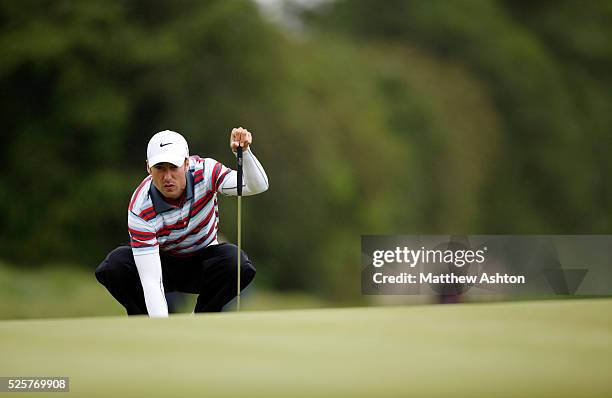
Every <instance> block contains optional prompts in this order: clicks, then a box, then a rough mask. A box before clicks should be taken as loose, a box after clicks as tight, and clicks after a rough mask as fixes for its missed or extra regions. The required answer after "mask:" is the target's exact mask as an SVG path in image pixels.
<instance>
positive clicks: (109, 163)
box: [0, 0, 612, 302]
mask: <svg viewBox="0 0 612 398" xmlns="http://www.w3.org/2000/svg"><path fill="white" fill-rule="evenodd" d="M299 4H302V3H292V2H289V3H286V7H285V8H284V11H285V13H286V14H285V15H286V16H290V17H291V18H288V19H287V20H288V21H293V23H292V24H289V25H287V24H285V25H283V24H278V23H275V22H273V21H271V20H269V19H268V18H266V17H265V16H264V14H263V13H262V12H261V8H260V7H259V6H258V5H257V4H256V3H253V2H251V1H246V0H207V1H176V2H175V1H136V0H132V1H112V2H107V1H97V0H91V1H61V0H56V1H44V0H24V1H10V0H3V1H0V88H1V90H0V93H1V94H0V109H2V114H1V118H2V119H1V122H2V129H1V130H0V136H1V139H2V145H1V146H0V158H1V159H2V164H3V167H4V173H0V186H2V189H1V190H0V201H1V203H3V205H4V208H3V217H1V218H0V242H2V244H1V245H0V259H1V260H2V261H3V262H5V263H10V264H13V265H14V266H17V267H20V268H22V269H34V270H37V274H36V275H38V276H39V277H40V278H45V275H47V274H46V272H49V271H48V270H44V269H45V268H47V269H48V268H49V267H54V266H53V264H60V263H61V264H65V263H68V264H74V265H75V267H77V269H80V270H82V271H83V272H84V273H89V274H90V275H91V278H92V281H93V270H94V269H95V267H96V266H97V264H98V263H99V262H100V261H101V260H102V258H103V257H104V256H105V255H106V253H107V252H108V251H110V250H111V249H112V248H114V247H115V246H117V245H119V244H121V243H125V242H126V240H127V232H126V215H125V214H126V206H127V202H128V200H129V198H130V195H131V193H132V191H133V189H134V188H135V186H136V185H137V184H138V182H139V181H140V180H141V179H142V178H143V177H144V176H145V170H144V160H145V148H146V143H147V141H148V139H149V137H150V136H151V135H152V134H154V133H155V132H157V131H159V130H163V129H173V130H176V131H179V132H181V133H182V134H184V135H185V136H186V137H187V139H188V140H189V142H190V147H191V150H192V153H196V154H199V155H201V156H208V157H213V158H216V159H217V160H219V161H222V162H224V163H226V164H228V165H231V164H232V160H233V159H232V156H231V153H230V151H229V149H228V143H227V141H228V135H229V132H230V130H231V128H232V127H234V126H239V125H240V126H244V127H247V128H248V129H249V130H250V131H252V132H253V133H254V145H253V147H254V152H255V153H256V154H257V156H258V157H259V159H260V160H261V162H262V164H263V165H264V166H265V168H266V171H267V173H268V176H269V178H270V182H271V187H270V190H269V191H268V192H266V193H265V194H263V195H260V196H257V197H253V198H248V200H246V201H245V206H244V216H243V222H244V227H243V231H244V232H243V233H244V235H243V241H244V242H245V247H246V250H247V251H248V252H249V254H250V256H251V257H252V258H253V259H254V261H255V263H256V264H257V266H258V268H259V270H260V272H259V274H258V278H257V283H258V286H262V287H264V288H266V289H269V290H280V291H290V290H293V291H295V290H297V291H301V292H307V293H309V294H312V295H316V296H318V297H320V298H322V299H325V300H330V301H333V302H351V301H355V300H359V281H358V279H359V272H358V270H359V261H360V256H359V243H360V235H362V234H393V233H404V234H410V233H440V234H449V233H466V234H469V233H512V234H519V233H550V234H553V233H563V234H577V233H610V232H611V231H612V216H611V212H610V209H611V205H612V188H611V186H610V175H611V174H612V160H610V157H609V152H610V148H612V134H610V133H611V131H612V112H610V109H612V107H611V105H612V77H611V76H610V73H609V71H610V70H612V47H610V45H609V43H610V39H611V38H612V3H610V2H604V1H577V0H562V1H555V2H551V1H546V0H539V1H502V0H465V1H441V0H428V1H424V0H419V1H402V0H388V1H385V2H384V3H380V2H375V1H371V0H339V1H326V2H322V3H316V4H315V5H313V4H309V5H307V6H303V5H302V6H300V5H299ZM220 206H221V213H222V214H221V217H222V218H221V220H222V222H221V230H222V233H223V234H224V235H225V236H226V237H227V238H228V239H230V240H232V239H233V238H232V237H233V236H235V202H234V200H233V199H225V200H223V199H222V200H221V202H220ZM2 269H3V271H2V273H3V275H4V276H6V275H11V274H10V273H11V272H13V271H11V270H10V269H11V268H10V267H9V268H6V267H4V268H2ZM10 285H11V283H10V281H9V282H7V284H6V285H5V286H10ZM68 285H70V284H68ZM28 286H29V288H28V290H27V292H28V293H24V294H38V293H32V292H35V291H36V282H35V281H34V280H32V283H31V284H29V285H28ZM48 297H56V296H55V293H53V292H50V293H49V295H48ZM56 298H57V297H56ZM56 298H52V299H53V300H55V299H56Z"/></svg>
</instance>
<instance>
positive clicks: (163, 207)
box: [149, 171, 193, 214]
mask: <svg viewBox="0 0 612 398" xmlns="http://www.w3.org/2000/svg"><path fill="white" fill-rule="evenodd" d="M185 179H186V180H187V184H186V185H185V202H187V201H190V200H191V199H193V174H191V173H190V172H188V171H187V172H185ZM149 194H150V195H151V201H152V202H153V206H154V207H155V213H157V214H159V213H163V212H165V211H168V210H172V209H175V207H173V206H172V205H170V204H168V202H166V201H165V200H164V196H163V195H162V194H161V192H159V190H158V189H157V188H155V185H153V183H151V188H150V189H149Z"/></svg>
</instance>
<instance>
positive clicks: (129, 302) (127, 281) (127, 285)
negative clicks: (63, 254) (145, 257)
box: [96, 243, 255, 315]
mask: <svg viewBox="0 0 612 398" xmlns="http://www.w3.org/2000/svg"><path fill="white" fill-rule="evenodd" d="M241 253H242V256H241V259H240V269H241V274H240V290H242V289H244V288H245V287H247V286H248V285H249V283H251V281H252V280H253V278H254V277H255V267H254V266H253V264H252V263H251V261H250V260H249V258H248V257H247V255H246V253H244V251H242V252H241ZM160 258H161V264H162V278H163V282H164V290H165V291H166V292H184V293H193V294H198V299H197V302H196V305H195V309H194V312H219V311H221V309H222V308H223V306H224V305H225V304H227V303H228V302H230V301H231V300H232V299H233V298H234V297H236V294H237V292H236V284H237V280H236V279H237V272H236V271H237V268H238V267H237V262H238V248H237V246H236V245H234V244H231V243H221V244H219V245H211V246H208V247H205V248H204V249H202V250H199V251H198V252H196V253H195V255H194V256H189V257H174V256H168V255H164V254H163V253H160ZM96 279H97V280H98V282H100V283H101V284H102V285H104V287H106V289H107V290H108V291H109V292H110V294H111V295H112V296H113V297H114V298H115V299H116V300H117V301H118V302H119V303H121V305H123V306H124V307H125V309H126V311H127V313H128V315H141V314H147V306H146V304H145V300H144V292H143V290H142V285H141V283H140V277H139V276H138V270H137V269H136V263H135V262H134V256H133V255H132V248H131V247H130V246H119V247H118V248H116V249H115V250H113V251H112V252H110V253H109V254H108V256H106V258H105V259H104V261H102V263H100V265H99V266H98V267H97V268H96Z"/></svg>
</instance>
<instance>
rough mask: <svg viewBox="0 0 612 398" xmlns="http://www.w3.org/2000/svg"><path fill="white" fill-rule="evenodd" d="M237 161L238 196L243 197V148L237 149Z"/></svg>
mask: <svg viewBox="0 0 612 398" xmlns="http://www.w3.org/2000/svg"><path fill="white" fill-rule="evenodd" d="M236 155H237V156H236V159H237V161H238V170H237V171H238V178H237V180H236V182H237V185H236V189H237V190H238V196H242V147H241V146H239V147H238V148H236Z"/></svg>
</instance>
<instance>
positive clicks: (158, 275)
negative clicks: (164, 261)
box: [134, 253, 168, 318]
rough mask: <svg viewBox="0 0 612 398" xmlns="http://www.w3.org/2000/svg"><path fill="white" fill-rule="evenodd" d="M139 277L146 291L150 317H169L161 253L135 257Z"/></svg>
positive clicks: (145, 295) (145, 296) (145, 297)
mask: <svg viewBox="0 0 612 398" xmlns="http://www.w3.org/2000/svg"><path fill="white" fill-rule="evenodd" d="M134 261H135V262H136V268H137V269H138V276H139V277H140V283H141V284H142V290H143V291H144V299H145V303H146V305H147V312H148V313H149V316H150V317H158V318H159V317H167V316H168V304H167V303H166V295H165V293H164V284H163V281H162V268H161V260H160V258H159V253H151V254H143V255H138V256H134Z"/></svg>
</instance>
